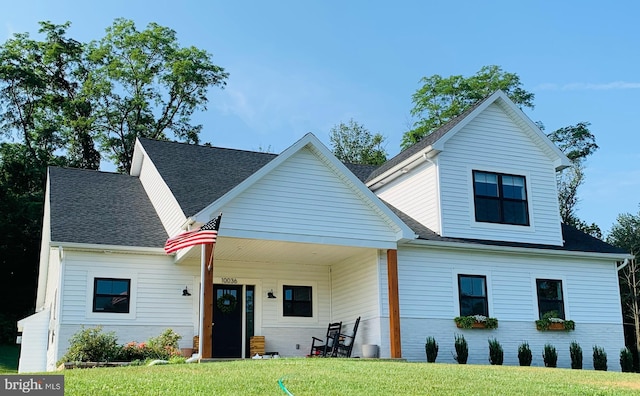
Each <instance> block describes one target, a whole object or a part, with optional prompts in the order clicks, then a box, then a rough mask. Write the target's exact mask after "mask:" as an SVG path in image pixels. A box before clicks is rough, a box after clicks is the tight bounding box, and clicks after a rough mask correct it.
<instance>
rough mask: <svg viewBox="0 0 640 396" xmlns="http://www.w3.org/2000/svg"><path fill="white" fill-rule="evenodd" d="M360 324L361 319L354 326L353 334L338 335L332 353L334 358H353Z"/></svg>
mask: <svg viewBox="0 0 640 396" xmlns="http://www.w3.org/2000/svg"><path fill="white" fill-rule="evenodd" d="M359 324H360V317H359V316H358V319H356V323H355V324H354V325H353V330H352V332H351V334H337V335H336V336H335V338H336V340H335V342H334V345H335V346H334V348H333V351H332V352H331V356H332V357H346V358H349V357H351V352H352V351H353V344H354V343H355V341H356V333H357V332H358V325H359Z"/></svg>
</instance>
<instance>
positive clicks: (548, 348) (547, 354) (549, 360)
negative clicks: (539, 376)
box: [542, 344, 558, 367]
mask: <svg viewBox="0 0 640 396" xmlns="http://www.w3.org/2000/svg"><path fill="white" fill-rule="evenodd" d="M542 359H543V360H544V365H545V367H556V366H557V364H558V352H557V351H556V348H555V347H554V346H553V345H551V344H544V352H543V353H542Z"/></svg>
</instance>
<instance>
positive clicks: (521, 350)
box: [518, 342, 533, 366]
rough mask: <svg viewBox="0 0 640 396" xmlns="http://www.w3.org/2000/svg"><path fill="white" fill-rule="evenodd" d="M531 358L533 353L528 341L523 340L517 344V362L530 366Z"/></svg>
mask: <svg viewBox="0 0 640 396" xmlns="http://www.w3.org/2000/svg"><path fill="white" fill-rule="evenodd" d="M532 360H533V354H532V353H531V348H529V343H528V342H523V343H522V344H520V345H519V346H518V362H519V363H520V365H521V366H531V361H532Z"/></svg>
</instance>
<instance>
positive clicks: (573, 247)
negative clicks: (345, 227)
mask: <svg viewBox="0 0 640 396" xmlns="http://www.w3.org/2000/svg"><path fill="white" fill-rule="evenodd" d="M385 204H386V205H387V206H388V207H389V208H390V209H391V210H392V211H393V212H394V213H395V214H396V215H397V216H398V217H399V218H400V219H401V220H402V221H403V222H404V223H405V224H406V225H407V226H409V228H411V229H412V230H413V232H415V233H416V234H417V235H418V239H424V240H427V241H440V242H457V243H467V244H476V245H488V246H510V247H521V248H530V249H547V250H566V251H572V252H590V253H613V254H628V252H626V251H625V250H624V249H620V248H617V247H615V246H611V245H609V244H608V243H606V242H603V241H601V240H600V239H598V238H594V237H592V236H591V235H588V234H585V233H584V232H582V231H579V230H577V229H576V228H574V227H571V226H569V225H566V224H562V236H563V239H564V245H563V246H556V245H542V244H535V243H518V242H507V241H487V240H482V239H469V238H449V237H442V236H440V235H438V234H437V233H435V232H434V231H432V230H430V229H429V228H427V227H425V226H424V225H422V224H421V223H419V222H418V221H417V220H415V219H413V218H412V217H410V216H409V215H407V214H406V213H404V212H402V211H400V210H399V209H397V208H395V207H394V206H392V205H390V204H388V203H386V202H385Z"/></svg>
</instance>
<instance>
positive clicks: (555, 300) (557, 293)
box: [536, 279, 565, 319]
mask: <svg viewBox="0 0 640 396" xmlns="http://www.w3.org/2000/svg"><path fill="white" fill-rule="evenodd" d="M536 288H537V289H538V313H539V315H540V319H542V317H543V316H544V314H546V313H549V312H554V311H555V313H556V315H555V316H557V317H558V318H560V319H565V317H564V299H563V298H562V281H561V280H557V279H536Z"/></svg>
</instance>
